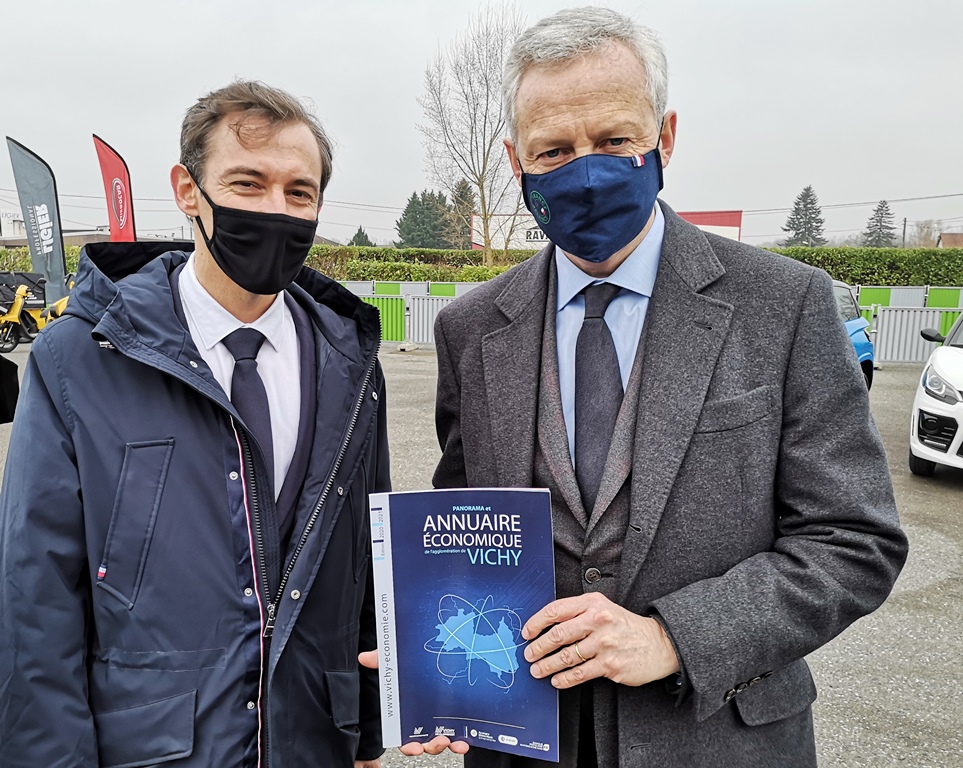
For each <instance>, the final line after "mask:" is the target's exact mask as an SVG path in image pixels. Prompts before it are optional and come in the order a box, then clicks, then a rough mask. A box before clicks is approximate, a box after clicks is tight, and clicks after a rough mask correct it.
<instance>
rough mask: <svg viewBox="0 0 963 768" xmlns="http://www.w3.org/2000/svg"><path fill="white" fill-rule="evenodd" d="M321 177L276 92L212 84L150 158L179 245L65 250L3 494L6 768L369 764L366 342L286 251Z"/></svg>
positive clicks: (373, 736) (371, 470) (372, 327)
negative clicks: (362, 654) (243, 344)
mask: <svg viewBox="0 0 963 768" xmlns="http://www.w3.org/2000/svg"><path fill="white" fill-rule="evenodd" d="M330 172H331V151H330V144H329V143H328V140H327V138H326V136H325V134H324V132H323V130H322V129H321V127H320V125H319V124H318V123H317V121H316V120H315V118H314V117H313V116H311V115H310V114H309V113H307V112H306V111H305V110H304V109H303V107H302V106H301V105H300V104H299V103H298V102H297V100H295V99H293V98H292V97H290V96H289V95H288V94H286V93H284V92H282V91H278V90H275V89H272V88H268V87H266V86H264V85H262V84H259V83H245V82H239V83H234V84H232V85H231V86H228V87H227V88H224V89H221V90H219V91H215V92H213V93H211V94H208V95H207V96H205V97H204V98H202V99H200V100H199V101H198V102H197V104H195V105H194V106H193V107H192V108H191V109H190V110H188V113H187V116H186V118H185V120H184V125H183V129H182V136H181V162H180V163H179V164H178V165H176V166H175V167H174V169H173V170H172V172H171V181H172V186H173V189H174V194H175V198H176V200H177V203H178V206H179V207H180V208H181V210H182V211H183V212H184V213H185V214H187V215H188V216H190V217H192V218H193V219H194V221H195V222H196V230H197V233H198V236H197V238H196V242H195V244H194V251H193V253H192V254H191V253H187V252H183V251H168V249H167V247H164V246H161V245H157V246H155V245H153V244H149V245H145V244H143V243H129V244H127V243H125V244H105V245H99V246H89V247H88V248H86V249H85V252H84V253H83V254H82V256H81V264H80V269H79V273H78V276H77V284H76V287H75V288H74V290H73V292H72V294H71V297H70V301H69V304H68V308H67V312H66V316H65V317H64V318H63V319H61V320H58V321H57V322H56V323H54V324H53V325H51V326H50V327H49V328H47V329H45V330H44V332H43V333H42V334H41V335H40V336H39V337H38V339H37V340H36V341H35V343H34V349H33V352H32V354H31V356H30V360H29V362H28V364H27V370H26V374H25V377H24V382H23V390H22V394H21V400H20V405H19V408H18V413H17V417H16V421H15V423H14V427H13V435H12V438H11V445H12V446H13V448H12V450H11V451H10V454H9V457H8V460H7V465H6V470H5V476H4V483H3V489H2V498H0V764H2V765H3V766H4V768H19V767H21V766H23V767H24V768H26V767H28V766H29V768H36V767H37V766H44V767H45V768H57V767H60V766H71V767H75V766H85V767H86V768H94V767H95V766H99V767H100V768H109V767H111V766H113V767H115V768H119V767H120V766H140V765H155V764H166V763H170V764H171V765H172V766H173V765H177V766H203V767H204V768H210V766H250V767H251V768H254V767H255V766H270V768H294V767H299V766H319V765H323V766H352V765H354V766H364V767H365V768H374V767H376V766H378V765H379V764H380V759H379V758H380V755H381V754H382V751H383V750H382V747H381V740H380V719H379V706H378V683H377V673H376V672H375V671H373V670H362V669H360V668H359V666H358V661H357V654H358V652H359V650H367V649H370V648H373V647H374V646H375V629H374V605H373V593H372V587H371V580H370V553H369V549H370V545H369V531H368V509H367V494H368V493H370V492H375V491H384V490H388V489H389V488H390V479H389V472H388V451H387V443H386V427H385V397H384V379H383V375H382V372H381V369H380V366H379V364H378V349H379V344H380V337H381V332H380V323H379V318H378V313H377V311H376V310H375V309H374V308H373V307H370V306H368V305H366V304H364V303H362V302H360V301H359V300H358V299H356V298H355V297H354V296H352V295H351V294H350V293H348V292H347V291H346V290H344V289H343V288H342V287H341V286H339V285H338V284H336V283H334V282H332V281H331V280H329V279H327V278H325V277H324V276H322V275H320V274H318V273H317V272H314V271H312V270H310V269H306V268H302V265H303V263H304V260H305V258H306V256H307V253H308V249H309V248H310V245H311V243H312V242H313V237H314V230H315V227H316V219H317V215H318V210H319V209H320V206H321V200H322V194H323V191H324V187H325V185H326V183H327V181H328V179H329V177H330ZM187 250H189V249H187ZM165 251H166V252H165ZM236 331H239V332H240V333H239V334H236V333H235V332H236ZM236 336H237V337H241V336H244V337H246V338H250V337H251V336H253V337H254V338H255V339H256V340H257V343H256V344H255V348H254V350H253V351H251V352H245V353H238V352H237V351H236V349H234V346H232V342H231V340H232V338H234V337H236ZM235 357H236V360H237V362H235ZM242 360H243V361H244V362H243V365H245V366H247V367H246V368H245V371H246V372H245V373H243V374H242V373H241V370H242ZM252 369H253V371H254V373H253V378H252V376H251V371H252ZM252 393H253V394H252ZM252 398H253V400H252ZM251 403H254V405H251ZM28 446H29V448H28Z"/></svg>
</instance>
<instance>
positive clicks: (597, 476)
mask: <svg viewBox="0 0 963 768" xmlns="http://www.w3.org/2000/svg"><path fill="white" fill-rule="evenodd" d="M620 290H621V288H619V286H617V285H612V284H611V283H598V284H595V285H590V286H589V287H588V288H586V289H585V290H584V291H583V293H584V294H585V320H584V321H583V322H582V328H581V330H579V333H578V341H576V343H575V477H576V478H577V479H578V486H579V489H580V490H581V491H582V503H583V504H584V505H585V509H586V511H587V512H589V513H591V511H592V508H593V507H594V506H595V497H596V496H597V495H598V492H599V484H600V483H601V482H602V471H603V470H604V469H605V460H606V458H607V457H608V454H609V446H610V445H611V444H612V435H613V433H614V432H615V422H616V420H617V419H618V416H619V408H621V407H622V395H623V391H622V374H621V372H620V370H619V357H618V355H617V354H616V352H615V342H613V341H612V333H611V331H610V330H609V327H608V325H607V324H606V322H605V310H606V308H607V307H608V305H609V302H611V301H612V299H614V298H615V296H616V294H618V292H619V291H620Z"/></svg>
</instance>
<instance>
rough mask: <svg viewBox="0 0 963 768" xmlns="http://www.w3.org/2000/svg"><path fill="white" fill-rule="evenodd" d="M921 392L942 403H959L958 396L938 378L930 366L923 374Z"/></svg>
mask: <svg viewBox="0 0 963 768" xmlns="http://www.w3.org/2000/svg"><path fill="white" fill-rule="evenodd" d="M923 391H924V392H926V394H928V395H929V396H930V397H935V398H936V399H937V400H941V401H943V402H944V403H950V404H951V405H952V404H954V403H958V402H960V398H959V395H958V394H957V392H956V390H955V389H953V387H951V386H950V385H949V384H947V382H946V381H945V380H944V379H943V377H942V376H940V375H939V374H938V373H937V372H936V369H935V368H933V366H932V365H930V366H928V367H927V368H926V370H925V371H924V372H923Z"/></svg>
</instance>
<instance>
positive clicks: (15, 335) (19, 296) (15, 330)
mask: <svg viewBox="0 0 963 768" xmlns="http://www.w3.org/2000/svg"><path fill="white" fill-rule="evenodd" d="M28 293H29V289H28V288H27V286H25V285H18V286H17V291H16V294H14V297H13V301H12V302H11V303H10V307H9V309H7V311H6V312H5V313H4V314H2V315H0V352H13V350H14V349H16V348H17V344H19V343H20V317H21V313H22V312H23V303H24V302H25V301H26V300H27V294H28Z"/></svg>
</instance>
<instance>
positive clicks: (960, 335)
mask: <svg viewBox="0 0 963 768" xmlns="http://www.w3.org/2000/svg"><path fill="white" fill-rule="evenodd" d="M920 335H921V336H922V337H923V338H924V339H926V340H927V341H938V342H942V343H941V344H940V346H938V347H937V348H936V349H934V350H933V353H932V354H931V355H930V359H929V360H927V361H926V367H925V368H924V369H923V375H922V377H921V378H920V383H919V386H918V387H917V388H916V398H915V399H914V400H913V415H912V419H911V420H910V452H909V468H910V471H911V472H912V473H913V474H914V475H925V476H927V477H928V476H930V475H932V474H933V472H934V470H935V469H936V465H937V464H945V465H947V466H950V467H959V468H960V469H963V315H960V317H959V318H957V320H956V322H955V323H953V327H952V328H950V331H949V333H947V334H946V336H945V337H944V336H943V335H942V334H940V333H939V332H938V331H934V330H932V329H929V328H927V329H926V330H923V331H920Z"/></svg>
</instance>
